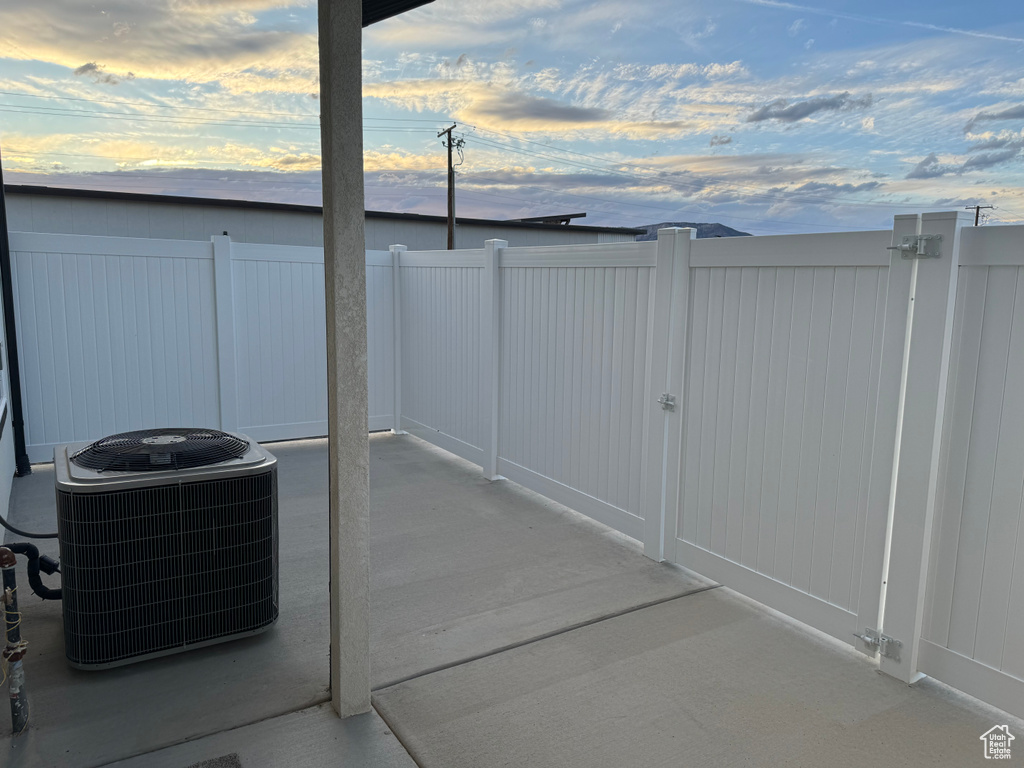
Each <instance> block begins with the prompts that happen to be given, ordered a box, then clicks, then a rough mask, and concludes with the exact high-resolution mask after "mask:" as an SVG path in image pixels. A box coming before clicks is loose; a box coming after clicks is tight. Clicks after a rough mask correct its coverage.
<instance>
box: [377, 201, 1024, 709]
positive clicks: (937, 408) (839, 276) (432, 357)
mask: <svg viewBox="0 0 1024 768" xmlns="http://www.w3.org/2000/svg"><path fill="white" fill-rule="evenodd" d="M966 221H967V217H965V216H961V215H959V214H957V213H951V214H941V213H940V214H925V215H923V216H898V217H896V220H895V222H894V227H893V229H892V230H891V231H890V230H886V231H880V232H850V233H838V234H828V235H793V236H777V237H756V238H729V239H714V240H701V241H696V240H692V239H691V238H692V233H691V232H689V231H687V230H663V231H662V232H660V233H659V238H658V241H657V242H656V243H618V244H613V245H601V246H581V247H553V248H510V247H507V244H506V243H504V242H503V241H489V242H488V243H487V245H486V248H485V249H484V251H462V252H451V253H449V252H431V253H401V254H400V264H401V267H400V277H399V284H398V287H397V290H398V292H399V294H400V295H401V297H402V298H401V301H400V305H401V313H402V323H401V330H402V334H401V335H402V339H401V349H402V355H401V360H402V366H404V367H405V370H404V373H403V394H402V398H403V404H402V406H401V413H402V426H403V427H405V428H406V429H409V430H410V431H413V432H415V433H416V434H417V435H419V436H421V437H423V438H425V439H427V440H430V441H432V442H434V443H436V444H437V445H440V446H442V447H444V448H446V449H448V450H451V451H453V452H455V453H458V454H460V455H462V456H464V457H465V458H468V459H470V460H472V461H475V462H477V463H479V464H480V465H481V466H482V467H483V470H484V474H485V475H486V476H488V477H492V478H493V477H500V476H504V477H508V478H510V479H513V480H515V481H517V482H519V483H521V484H523V485H526V486H527V487H529V488H532V489H533V490H536V491H538V492H540V493H542V494H544V495H546V496H548V497H549V498H553V499H556V500H558V501H561V502H563V503H565V504H567V505H569V506H571V507H573V508H575V509H577V510H578V511H581V512H584V513H586V514H588V515H590V516H591V517H593V518H595V519H597V520H600V521H602V522H604V523H606V524H608V525H610V526H612V527H614V528H617V529H618V530H620V531H623V532H625V533H627V534H629V535H630V536H633V537H635V538H637V539H640V540H641V541H642V542H643V543H644V548H645V552H646V553H647V554H648V555H649V556H651V557H653V558H654V559H666V560H670V561H672V562H676V563H679V564H682V565H685V566H687V567H690V568H693V569H694V570H696V571H698V572H700V573H702V574H704V575H705V576H708V577H710V578H713V579H716V580H718V581H721V582H722V583H725V584H726V585H728V586H731V587H733V588H735V589H737V590H738V591H741V592H743V593H745V594H747V595H750V596H752V597H754V598H755V599H758V600H760V601H762V602H764V603H766V604H768V605H770V606H772V607H774V608H776V609H778V610H781V611H783V612H785V613H787V614H789V615H791V616H794V617H795V618H798V619H800V620H801V621H804V622H806V623H808V624H810V625H812V626H814V627H816V628H818V629H820V630H822V631H825V632H827V633H829V634H831V635H833V636H835V637H837V638H839V639H841V640H843V641H845V642H848V643H851V644H854V645H856V646H857V647H859V648H860V649H861V650H864V651H866V652H868V653H872V654H874V653H877V652H878V651H879V647H880V646H881V650H882V651H883V652H882V653H880V654H879V661H880V666H881V668H882V669H883V671H885V672H887V673H889V674H892V675H894V676H896V677H899V678H901V679H903V680H906V681H912V680H914V679H916V678H917V677H918V676H919V675H920V674H922V673H923V674H930V675H933V676H935V677H937V678H939V679H941V680H944V681H946V682H948V683H950V684H953V685H955V686H957V687H959V688H961V689H963V690H965V691H968V692H970V693H972V694H974V695H976V696H979V697H980V698H983V699H986V700H988V701H991V702H993V703H995V704H997V705H998V706H1001V707H1004V708H1006V709H1008V710H1010V711H1012V712H1014V713H1016V714H1018V715H1020V714H1024V666H1022V662H1021V659H1022V658H1024V619H1022V618H1021V616H1020V606H1021V605H1024V565H1022V566H1021V568H1019V569H1017V568H1015V563H1016V557H1017V555H1018V553H1020V556H1021V563H1024V525H1021V521H1022V504H1024V483H1022V481H1021V477H1024V440H1022V438H1021V435H1022V434H1024V396H1022V395H1021V394H1020V393H1021V392H1024V310H1022V309H1021V307H1022V306H1024V300H1019V301H1018V300H1017V299H1018V297H1024V245H1022V244H1024V227H1003V228H986V229H969V230H964V229H963V225H964V224H965V223H966ZM918 235H937V236H939V237H938V238H928V239H925V240H923V241H921V242H922V245H921V249H922V250H923V251H924V252H925V253H924V255H928V254H929V253H931V251H932V250H935V251H937V252H938V254H939V257H938V258H918V256H919V254H918V246H917V242H918V241H917V240H916V239H915V238H916V237H917V236H918ZM905 240H906V245H904V243H905ZM911 240H912V241H913V242H910V241H911ZM893 246H895V247H893ZM1018 287H1020V289H1021V292H1020V293H1019V294H1018ZM1018 334H1020V336H1021V338H1020V339H1018V338H1017V335H1018ZM413 400H414V401H415V406H413V405H412V402H413ZM872 635H882V636H883V640H882V641H881V643H877V642H873V641H872V640H871V637H872ZM865 639H866V640H867V642H865Z"/></svg>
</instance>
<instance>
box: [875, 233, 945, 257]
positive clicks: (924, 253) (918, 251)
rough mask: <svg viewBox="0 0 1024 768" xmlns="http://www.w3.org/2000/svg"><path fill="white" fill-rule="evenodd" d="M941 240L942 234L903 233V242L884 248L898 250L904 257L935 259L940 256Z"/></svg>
mask: <svg viewBox="0 0 1024 768" xmlns="http://www.w3.org/2000/svg"><path fill="white" fill-rule="evenodd" d="M941 242H942V235H904V236H903V242H901V243H900V244H899V245H889V246H886V250H889V251H899V252H900V255H901V256H902V257H903V258H904V259H937V258H939V257H940V256H942V249H941V248H940V247H939V243H941Z"/></svg>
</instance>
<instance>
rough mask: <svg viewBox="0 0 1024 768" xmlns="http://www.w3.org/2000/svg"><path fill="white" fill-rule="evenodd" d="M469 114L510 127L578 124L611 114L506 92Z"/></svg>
mask: <svg viewBox="0 0 1024 768" xmlns="http://www.w3.org/2000/svg"><path fill="white" fill-rule="evenodd" d="M473 111H474V112H475V113H476V114H477V115H483V116H487V117H496V118H502V119H505V120H508V124H509V125H510V126H511V125H515V124H516V123H527V124H530V123H534V122H542V123H547V124H552V125H557V124H559V123H568V124H571V125H580V124H586V123H597V122H601V121H605V120H608V119H610V118H611V113H610V112H609V111H608V110H606V109H598V108H596V107H576V106H573V105H571V104H564V103H561V102H558V101H554V100H553V99H545V98H541V97H538V96H530V95H528V94H525V93H506V94H503V95H502V96H501V97H500V98H495V99H486V100H482V101H481V102H480V103H479V104H477V105H475V106H474V108H473Z"/></svg>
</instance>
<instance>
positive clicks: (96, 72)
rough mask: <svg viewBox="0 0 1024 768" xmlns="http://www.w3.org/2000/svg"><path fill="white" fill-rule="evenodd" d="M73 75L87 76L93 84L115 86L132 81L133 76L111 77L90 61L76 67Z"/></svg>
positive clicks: (129, 73)
mask: <svg viewBox="0 0 1024 768" xmlns="http://www.w3.org/2000/svg"><path fill="white" fill-rule="evenodd" d="M74 74H75V75H77V76H79V77H81V76H82V75H88V76H89V77H90V78H91V79H92V81H93V82H94V83H106V84H107V85H117V84H118V83H120V82H121V81H122V80H134V79H135V74H134V73H132V72H128V73H126V74H124V75H122V76H118V75H112V74H110V73H109V72H104V71H103V67H102V66H100V65H99V64H97V63H96V62H95V61H90V62H87V63H85V64H83V65H82V66H80V67H78V68H77V69H76V70H75V71H74Z"/></svg>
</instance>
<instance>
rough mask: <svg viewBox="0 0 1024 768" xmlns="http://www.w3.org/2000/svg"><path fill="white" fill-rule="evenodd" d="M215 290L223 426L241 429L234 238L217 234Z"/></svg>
mask: <svg viewBox="0 0 1024 768" xmlns="http://www.w3.org/2000/svg"><path fill="white" fill-rule="evenodd" d="M210 240H211V241H212V242H213V290H214V301H215V302H216V314H215V315H214V319H215V321H216V323H217V381H218V385H219V387H220V428H221V429H223V430H224V431H226V432H234V431H236V430H237V429H238V377H237V372H236V369H235V306H234V294H233V291H232V279H231V238H230V237H229V236H228V235H213V236H212V237H211V238H210Z"/></svg>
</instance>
